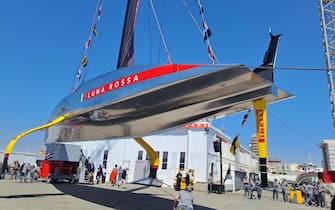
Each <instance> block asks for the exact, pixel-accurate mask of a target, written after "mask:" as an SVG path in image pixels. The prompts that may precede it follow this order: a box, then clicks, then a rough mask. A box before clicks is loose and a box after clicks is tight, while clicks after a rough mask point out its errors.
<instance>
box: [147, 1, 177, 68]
mask: <svg viewBox="0 0 335 210" xmlns="http://www.w3.org/2000/svg"><path fill="white" fill-rule="evenodd" d="M150 5H151V9H152V12H153V14H154V17H155V20H156V24H157V27H158V30H159V34H160V37H161V39H162V42H163V45H164V48H165V52H166V56H167V59H168V61H169V63H170V64H172V60H171V56H170V52H169V49H168V47H167V45H166V42H165V38H164V35H163V32H162V29H161V26H160V24H159V20H158V17H157V14H156V10H155V8H154V4H153V3H152V0H150Z"/></svg>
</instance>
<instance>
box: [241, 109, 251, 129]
mask: <svg viewBox="0 0 335 210" xmlns="http://www.w3.org/2000/svg"><path fill="white" fill-rule="evenodd" d="M250 111H251V110H250V109H249V110H248V112H247V113H246V114H245V115H244V116H243V120H242V122H241V125H242V127H244V124H245V123H246V122H247V120H248V117H249V114H250Z"/></svg>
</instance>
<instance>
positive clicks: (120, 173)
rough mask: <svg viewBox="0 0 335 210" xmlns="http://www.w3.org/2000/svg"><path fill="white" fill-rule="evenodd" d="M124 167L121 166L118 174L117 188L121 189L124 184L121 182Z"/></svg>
mask: <svg viewBox="0 0 335 210" xmlns="http://www.w3.org/2000/svg"><path fill="white" fill-rule="evenodd" d="M122 171H123V169H122V167H121V166H120V167H119V169H118V174H117V187H120V185H121V184H122V183H121V181H122Z"/></svg>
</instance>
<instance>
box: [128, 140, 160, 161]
mask: <svg viewBox="0 0 335 210" xmlns="http://www.w3.org/2000/svg"><path fill="white" fill-rule="evenodd" d="M134 139H135V141H136V142H137V143H138V144H139V145H141V146H142V147H143V148H144V149H145V151H146V152H147V154H148V156H149V159H150V166H151V167H158V166H159V158H158V156H157V154H156V152H155V151H154V150H153V149H152V147H151V146H150V145H149V144H148V143H147V142H145V141H144V140H143V139H142V138H140V137H137V138H134Z"/></svg>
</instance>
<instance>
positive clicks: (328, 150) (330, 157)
mask: <svg viewBox="0 0 335 210" xmlns="http://www.w3.org/2000/svg"><path fill="white" fill-rule="evenodd" d="M320 148H321V152H322V166H323V168H324V170H327V171H335V140H334V139H325V140H323V141H322V142H321V144H320Z"/></svg>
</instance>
